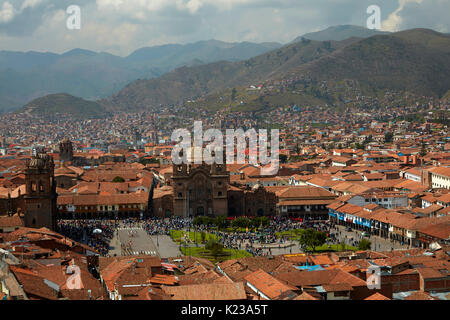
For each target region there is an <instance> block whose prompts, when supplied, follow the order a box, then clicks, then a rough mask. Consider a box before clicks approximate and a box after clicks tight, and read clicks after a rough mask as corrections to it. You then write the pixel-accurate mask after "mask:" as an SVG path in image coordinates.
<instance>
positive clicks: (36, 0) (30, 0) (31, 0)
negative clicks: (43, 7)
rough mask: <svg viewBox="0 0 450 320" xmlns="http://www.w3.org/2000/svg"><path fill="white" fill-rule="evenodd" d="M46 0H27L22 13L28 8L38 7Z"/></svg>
mask: <svg viewBox="0 0 450 320" xmlns="http://www.w3.org/2000/svg"><path fill="white" fill-rule="evenodd" d="M45 1H46V0H25V1H24V2H23V3H22V6H21V7H20V11H23V10H24V9H26V8H34V7H36V6H37V5H39V4H41V3H43V2H45Z"/></svg>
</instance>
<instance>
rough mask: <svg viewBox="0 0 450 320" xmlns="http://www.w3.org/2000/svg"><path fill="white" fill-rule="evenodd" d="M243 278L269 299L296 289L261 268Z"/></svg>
mask: <svg viewBox="0 0 450 320" xmlns="http://www.w3.org/2000/svg"><path fill="white" fill-rule="evenodd" d="M245 280H246V281H247V282H248V283H250V284H251V285H253V286H254V287H256V288H257V289H258V290H259V291H261V292H262V293H263V294H264V295H265V296H267V297H269V299H274V298H276V297H278V296H279V295H281V294H282V293H283V292H285V291H289V290H297V288H295V287H292V286H289V285H286V284H284V283H282V282H281V281H279V280H277V279H276V278H274V277H272V276H271V275H270V274H268V273H267V272H264V271H263V270H261V269H259V270H257V271H255V272H253V273H251V274H249V275H248V276H246V277H245Z"/></svg>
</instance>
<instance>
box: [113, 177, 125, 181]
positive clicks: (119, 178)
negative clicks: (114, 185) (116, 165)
mask: <svg viewBox="0 0 450 320" xmlns="http://www.w3.org/2000/svg"><path fill="white" fill-rule="evenodd" d="M112 182H125V179H124V178H122V177H119V176H117V177H115V178H114V179H113V180H112Z"/></svg>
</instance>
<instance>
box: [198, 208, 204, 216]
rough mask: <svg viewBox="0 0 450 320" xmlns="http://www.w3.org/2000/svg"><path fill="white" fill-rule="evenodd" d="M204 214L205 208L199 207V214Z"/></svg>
mask: <svg viewBox="0 0 450 320" xmlns="http://www.w3.org/2000/svg"><path fill="white" fill-rule="evenodd" d="M204 215H205V208H203V207H197V216H204Z"/></svg>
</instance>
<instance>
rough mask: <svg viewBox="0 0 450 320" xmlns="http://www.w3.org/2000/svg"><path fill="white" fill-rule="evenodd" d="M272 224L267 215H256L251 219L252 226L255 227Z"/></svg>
mask: <svg viewBox="0 0 450 320" xmlns="http://www.w3.org/2000/svg"><path fill="white" fill-rule="evenodd" d="M269 224H270V221H269V218H267V217H266V216H263V217H255V218H253V219H252V221H251V226H252V227H253V228H259V227H260V226H263V227H266V226H268V225H269Z"/></svg>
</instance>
